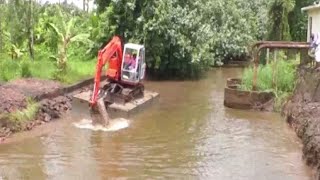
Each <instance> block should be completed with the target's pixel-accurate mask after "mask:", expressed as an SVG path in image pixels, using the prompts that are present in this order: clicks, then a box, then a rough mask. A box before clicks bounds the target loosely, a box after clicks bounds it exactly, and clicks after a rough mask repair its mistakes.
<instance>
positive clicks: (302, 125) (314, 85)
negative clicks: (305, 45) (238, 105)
mask: <svg viewBox="0 0 320 180" xmlns="http://www.w3.org/2000/svg"><path fill="white" fill-rule="evenodd" d="M319 75H320V74H319V73H316V72H313V71H306V70H305V69H300V78H299V81H298V84H297V88H296V90H295V92H294V95H293V97H292V99H291V100H290V101H288V103H287V104H286V105H285V106H284V108H283V114H284V115H285V116H286V118H287V121H288V123H289V124H290V125H291V126H292V127H293V129H294V130H295V131H296V133H297V135H298V137H299V138H301V139H302V143H303V158H304V159H305V161H306V163H307V164H308V165H309V166H311V167H314V168H316V169H317V175H316V176H317V178H316V179H319V178H320V118H319V117H320V102H319V100H320V98H319V97H320V96H319V95H318V88H319V82H320V79H319Z"/></svg>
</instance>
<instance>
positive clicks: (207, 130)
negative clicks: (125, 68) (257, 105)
mask: <svg viewBox="0 0 320 180" xmlns="http://www.w3.org/2000/svg"><path fill="white" fill-rule="evenodd" d="M240 74H241V70H240V69H216V70H214V71H212V72H210V73H209V74H208V78H206V79H203V80H201V81H185V82H172V81H169V82H147V84H146V88H147V89H150V90H154V91H157V92H159V93H160V100H159V102H158V103H157V104H155V105H154V106H153V107H150V108H149V109H147V110H146V111H144V112H141V113H140V114H138V115H137V116H135V117H133V118H132V121H130V126H129V127H127V128H125V129H122V130H120V131H113V132H103V131H90V130H88V131H87V130H83V129H79V128H76V127H74V125H73V124H72V123H73V122H77V121H79V119H78V118H75V117H73V118H71V117H69V118H66V119H67V120H65V121H61V123H65V124H64V125H63V128H61V129H59V130H57V131H56V132H52V133H51V134H49V135H47V136H43V137H39V138H33V139H30V140H27V141H24V142H19V143H17V144H11V145H6V146H0V165H1V170H0V173H1V174H0V176H2V177H9V178H10V179H19V178H20V177H23V176H26V177H32V179H46V178H47V179H59V180H60V179H107V178H124V179H127V178H134V179H155V178H164V179H181V178H192V179H199V178H201V179H218V180H219V179H272V180H273V179H279V180H280V179H293V180H295V179H297V180H304V179H309V172H308V169H307V168H306V166H305V165H304V163H303V161H302V160H301V145H300V143H299V140H298V139H297V138H296V136H295V134H294V132H293V131H292V130H290V129H289V127H288V126H287V124H286V123H285V122H284V121H283V120H282V119H281V117H280V116H279V115H278V114H274V113H257V112H249V111H239V110H232V109H227V108H225V107H224V106H223V95H224V94H223V88H224V84H225V82H226V81H225V80H226V78H227V77H235V76H239V75H240ZM83 118H85V117H83ZM72 120H74V121H72Z"/></svg>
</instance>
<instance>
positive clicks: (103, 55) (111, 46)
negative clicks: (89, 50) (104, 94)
mask: <svg viewBox="0 0 320 180" xmlns="http://www.w3.org/2000/svg"><path fill="white" fill-rule="evenodd" d="M122 54H123V51H122V42H121V39H120V38H119V37H118V36H115V37H113V38H112V40H111V41H110V42H109V43H108V44H107V45H106V46H105V47H104V48H103V49H101V50H99V53H98V62H97V65H96V74H95V78H94V87H93V92H92V96H91V99H90V106H91V107H93V106H95V105H96V104H97V101H98V95H99V90H100V81H101V73H102V68H103V67H104V66H105V64H106V63H108V69H107V78H108V79H110V80H113V81H120V77H121V63H122Z"/></svg>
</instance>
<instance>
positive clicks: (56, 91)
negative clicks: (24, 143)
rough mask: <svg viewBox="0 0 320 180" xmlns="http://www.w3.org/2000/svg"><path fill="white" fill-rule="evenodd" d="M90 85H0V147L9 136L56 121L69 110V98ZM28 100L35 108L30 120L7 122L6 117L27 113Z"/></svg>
mask: <svg viewBox="0 0 320 180" xmlns="http://www.w3.org/2000/svg"><path fill="white" fill-rule="evenodd" d="M92 82H93V80H92V79H89V80H85V81H82V82H79V83H77V84H75V85H71V86H63V85H61V84H60V83H59V82H56V81H50V80H39V79H34V78H28V79H19V80H14V81H11V82H8V83H6V84H0V144H1V142H4V141H5V140H6V139H7V138H8V137H10V135H12V134H13V133H16V132H20V131H29V130H32V129H33V128H34V127H36V126H39V125H42V124H45V123H48V122H51V121H54V120H56V119H59V118H60V117H61V116H62V115H63V114H64V113H66V112H67V111H69V110H71V108H72V107H71V101H72V98H71V96H72V94H73V93H76V92H81V91H84V90H87V89H88V88H90V85H91V84H92ZM30 98H31V99H32V100H34V101H36V102H37V104H38V109H37V112H36V115H35V116H34V118H32V119H33V120H29V121H24V120H21V121H19V122H16V121H12V120H10V119H9V118H8V114H12V113H15V112H18V111H23V110H25V109H27V108H28V103H27V102H28V100H29V99H30ZM4 115H6V116H4Z"/></svg>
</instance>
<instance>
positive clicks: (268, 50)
mask: <svg viewBox="0 0 320 180" xmlns="http://www.w3.org/2000/svg"><path fill="white" fill-rule="evenodd" d="M269 59H270V49H269V48H267V64H269Z"/></svg>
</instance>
